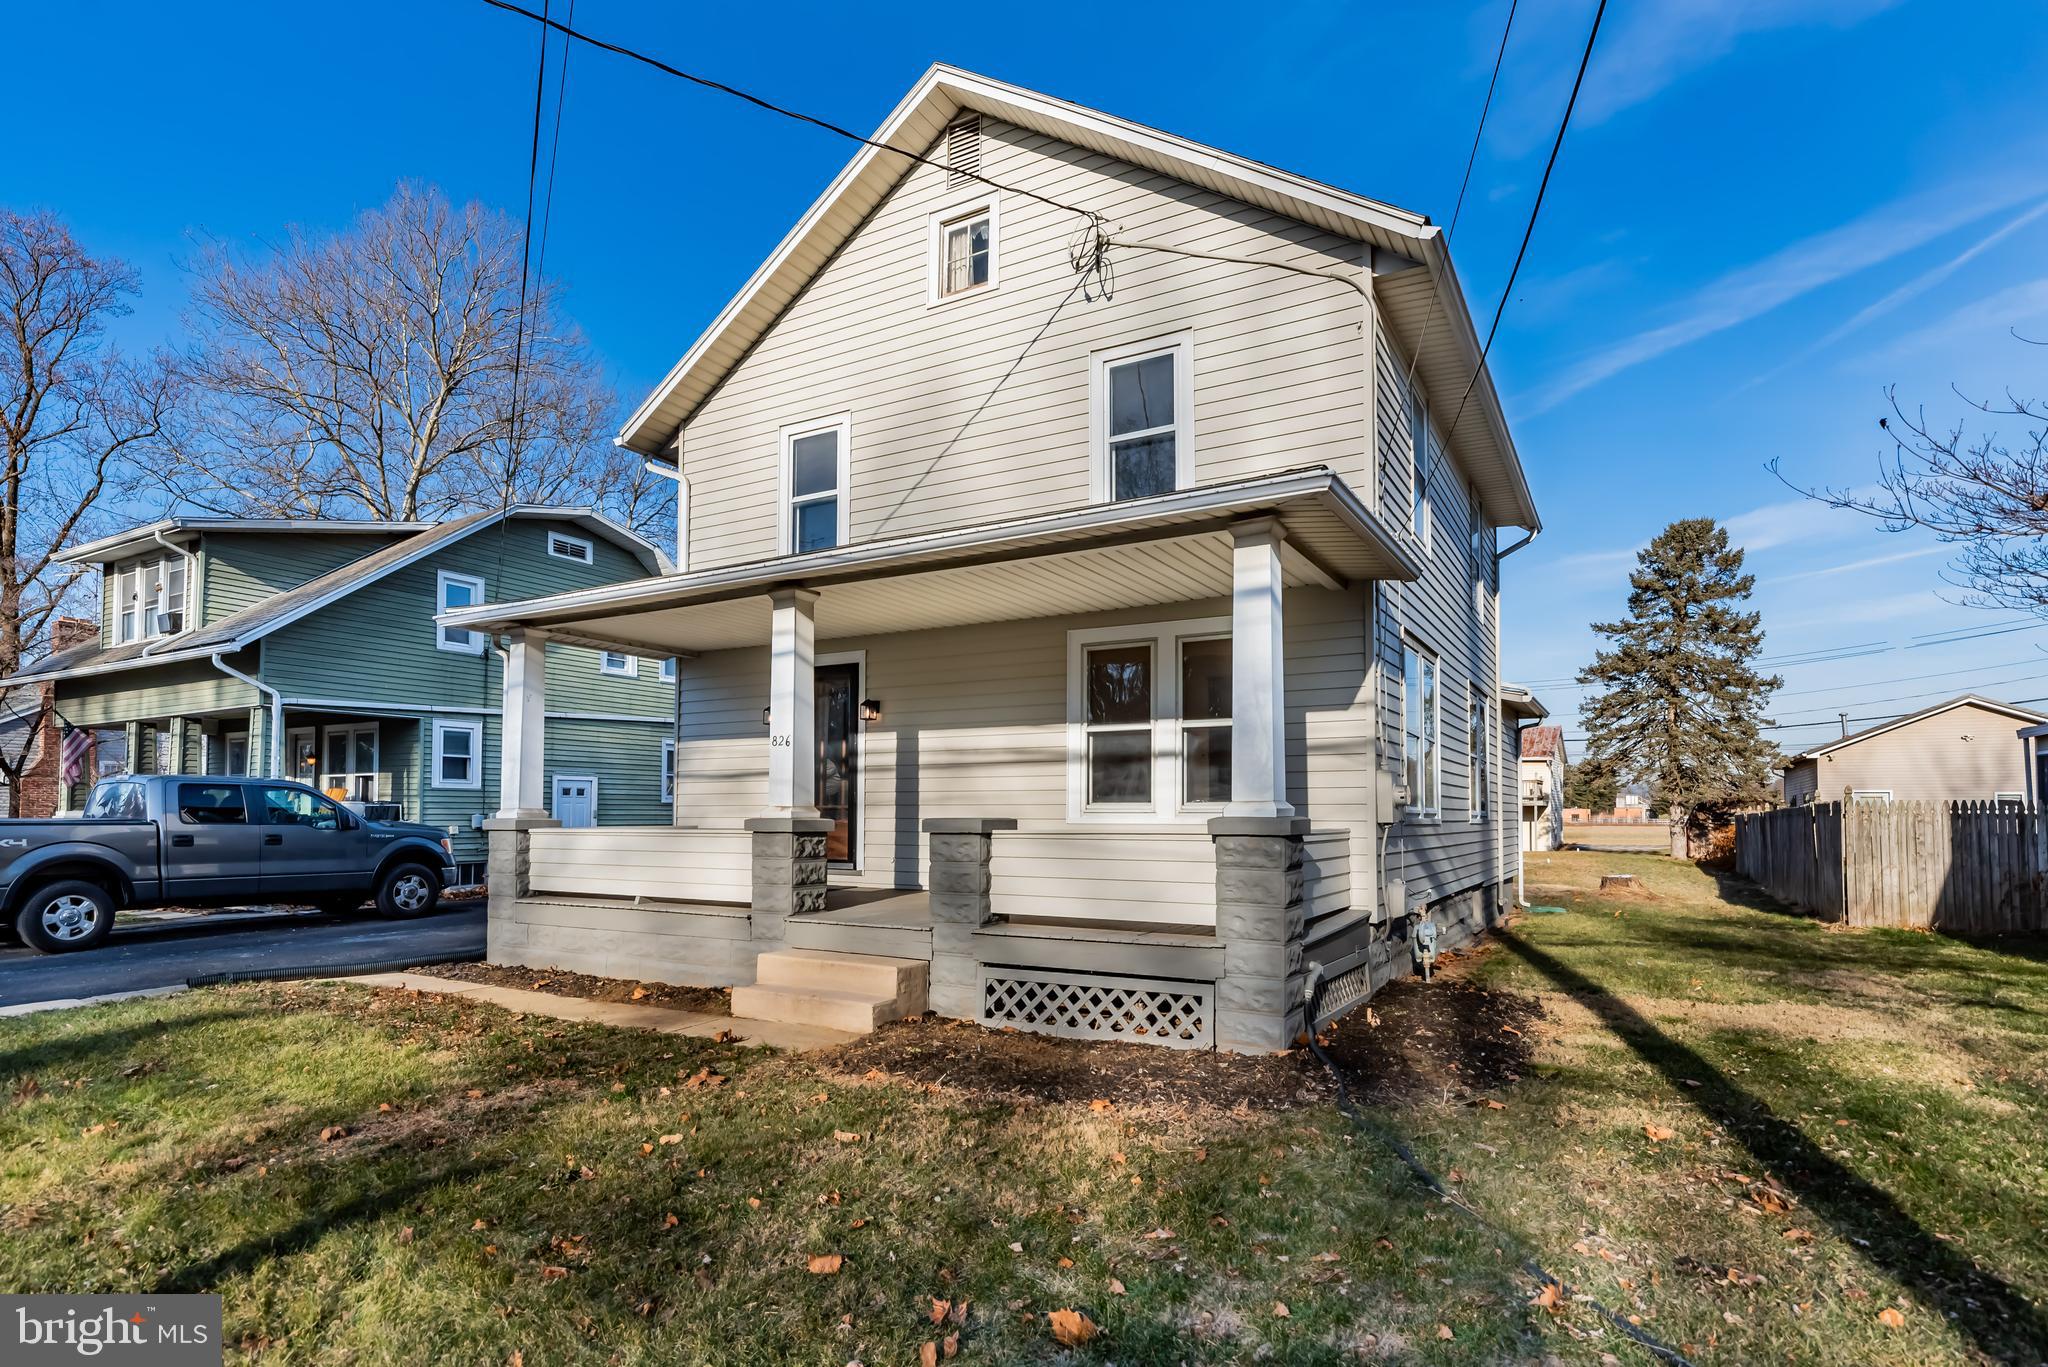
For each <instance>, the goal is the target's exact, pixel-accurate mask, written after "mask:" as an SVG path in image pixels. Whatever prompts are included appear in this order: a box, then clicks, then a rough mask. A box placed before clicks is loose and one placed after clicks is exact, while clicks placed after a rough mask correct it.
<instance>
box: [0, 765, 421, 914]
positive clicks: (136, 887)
mask: <svg viewBox="0 0 2048 1367" xmlns="http://www.w3.org/2000/svg"><path fill="white" fill-rule="evenodd" d="M454 873H455V866H454V855H453V851H452V849H451V847H450V845H449V842H448V839H447V837H446V836H445V835H444V834H443V833H442V832H441V831H440V830H438V829H436V828H435V827H432V826H420V825H414V824H411V823H407V822H396V821H366V820H364V819H363V818H362V817H361V816H358V815H357V814H356V813H354V812H352V811H349V810H348V809H347V808H346V807H343V806H341V805H339V804H338V803H336V802H334V801H332V800H331V799H329V798H326V797H323V796H321V795H320V794H319V793H316V792H314V791H313V790H312V789H311V788H308V787H306V786H305V785H304V784H302V783H292V782H289V781H287V780H281V779H255V778H223V777H221V776H219V775H217V774H152V775H149V776H147V777H131V778H115V779H108V780H107V781H105V782H103V783H101V784H100V785H99V786H97V787H96V788H94V789H93V791H92V799H91V801H89V802H88V803H87V804H86V808H85V815H84V816H81V817H64V818H59V819H57V820H53V821H18V820H17V821H0V918H4V919H0V925H11V926H12V927H13V929H14V932H15V934H17V935H19V936H20V937H21V939H22V941H23V943H25V944H28V945H31V946H33V947H34V948H36V949H39V950H42V951H43V952H44V953H46V954H54V953H59V952H61V951H64V950H71V949H89V948H91V947H92V946H94V945H97V944H100V943H102V942H103V941H105V940H106V938H107V936H108V935H110V934H112V933H113V929H114V913H115V912H117V911H121V910H124V909H127V908H131V907H161V906H233V905H238V904H241V903H247V902H257V901H262V902H289V903H296V904H307V905H312V906H318V907H326V908H329V909H332V910H336V911H344V910H349V911H352V910H354V909H355V908H357V907H360V906H361V905H362V904H363V903H364V902H365V901H368V900H372V899H374V900H375V902H376V904H377V910H378V911H379V912H380V913H382V914H383V915H385V916H390V917H406V916H424V915H425V914H426V913H428V912H430V911H432V910H433V909H434V907H435V906H436V905H437V904H438V903H439V901H440V899H441V889H442V888H443V887H445V886H446V885H447V883H448V882H449V880H450V879H451V878H453V876H454Z"/></svg>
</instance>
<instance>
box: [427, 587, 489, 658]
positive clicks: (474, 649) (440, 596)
mask: <svg viewBox="0 0 2048 1367" xmlns="http://www.w3.org/2000/svg"><path fill="white" fill-rule="evenodd" d="M434 595H435V599H436V601H437V602H438V603H439V607H438V609H437V611H439V612H451V611H453V610H454V609H456V608H473V607H475V606H476V605H477V604H479V603H481V602H483V601H484V581H483V580H481V579H479V578H477V577H476V576H475V575H473V574H457V573H455V572H454V571H453V570H442V571H441V572H440V573H438V574H437V575H435V576H434ZM434 644H435V645H436V646H437V647H438V648H440V649H442V650H452V651H455V652H457V653H458V654H462V655H481V654H483V653H484V635H483V633H482V632H480V631H464V630H463V629H462V628H460V627H440V628H438V629H437V631H436V632H435V636H434Z"/></svg>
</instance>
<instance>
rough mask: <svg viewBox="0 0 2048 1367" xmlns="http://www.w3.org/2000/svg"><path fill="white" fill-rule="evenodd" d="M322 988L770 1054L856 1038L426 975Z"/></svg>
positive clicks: (367, 977) (364, 978)
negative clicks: (722, 1039)
mask: <svg viewBox="0 0 2048 1367" xmlns="http://www.w3.org/2000/svg"><path fill="white" fill-rule="evenodd" d="M323 981H326V982H339V983H356V984H359V985H361V986H363V987H404V988H410V989H412V990H413V991H415V992H438V993H441V994H443V995H446V996H450V997H468V998H469V999H470V1000H472V1001H480V1002H489V1003H490V1004H491V1005H492V1006H497V1007H502V1008H503V1009H505V1010H507V1011H519V1012H523V1013H524V1014H526V1015H529V1016H548V1017H552V1018H553V1019H555V1020H565V1021H585V1022H588V1023H590V1024H593V1025H610V1026H615V1027H617V1028H619V1029H622V1030H651V1031H653V1032H655V1033H656V1034H662V1035H695V1036H699V1037H702V1038H707V1039H708V1038H711V1037H713V1036H715V1035H717V1034H718V1033H719V1032H720V1031H724V1030H729V1031H731V1032H732V1036H733V1041H734V1042H735V1043H738V1044H749V1045H759V1046H764V1047H766V1048H770V1049H791V1050H797V1051H803V1050H808V1049H829V1048H830V1047H832V1046H833V1045H835V1044H844V1043H846V1041H848V1040H850V1039H854V1038H856V1037H855V1036H854V1035H853V1034H851V1033H849V1032H848V1031H845V1030H828V1029H826V1028H825V1027H824V1026H822V1025H792V1024H789V1023H787V1022H784V1021H764V1020H748V1019H746V1018H745V1017H742V1016H714V1015H711V1014H710V1013H708V1012H704V1011H678V1010H676V1009H675V1008H674V1007H668V1006H642V1005H640V1004H638V1003H637V1002H594V1001H586V1000H584V999H583V998H581V997H561V996H557V995H555V994H554V993H552V992H529V991H526V990H524V989H522V988H517V987H493V986H491V985H490V984H488V983H471V982H459V981H457V980H455V979H453V978H436V977H434V976H433V975H432V974H428V973H364V974H360V975H358V976H355V977H335V978H327V979H323Z"/></svg>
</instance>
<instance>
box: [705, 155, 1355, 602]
mask: <svg viewBox="0 0 2048 1367" xmlns="http://www.w3.org/2000/svg"><path fill="white" fill-rule="evenodd" d="M982 126H983V137H984V150H983V162H982V164H983V168H984V173H985V174H988V175H990V176H991V177H993V178H994V179H997V180H1001V181H1004V182H1006V183H1008V184H1012V185H1016V186H1019V187H1021V188H1025V189H1030V190H1032V191H1035V192H1038V193H1042V194H1045V195H1047V196H1049V197H1052V198H1056V199H1061V200H1065V201H1067V202H1070V203H1080V204H1086V205H1088V206H1089V207H1091V208H1095V209H1097V210H1098V211H1099V212H1102V213H1103V214H1105V215H1106V216H1107V218H1108V219H1109V221H1110V222H1111V223H1112V224H1114V225H1116V227H1117V229H1118V231H1120V232H1122V233H1124V234H1126V235H1128V236H1130V237H1132V238H1156V239H1165V240H1171V241H1173V242H1175V243H1176V244H1179V245H1184V246H1187V247H1190V248H1193V249H1195V250H1200V251H1209V252H1219V253H1226V254H1233V255H1242V256H1250V257H1260V258H1271V259H1274V260H1283V261H1288V262H1291V263H1294V264H1298V265H1303V266H1308V267H1311V268H1315V269H1325V270H1338V271H1344V272H1348V273H1356V272H1357V271H1358V270H1359V268H1360V260H1361V257H1362V248H1361V247H1360V246H1359V245H1358V244H1356V243H1351V242H1347V241H1345V240H1343V239H1340V238H1337V237H1333V236H1330V235H1328V234H1325V233H1321V232H1318V231H1316V230H1313V229H1310V228H1308V227H1306V226H1304V225H1302V224H1299V223H1296V222H1293V221H1291V220H1287V219H1282V218H1278V217H1276V216H1274V215H1271V214H1269V213H1266V212H1264V211H1262V210H1258V209H1254V208H1252V207H1250V206H1247V205H1244V204H1241V203H1238V202H1236V201H1232V200H1228V199H1225V198H1223V197H1220V196H1218V195H1215V194H1213V193H1210V192H1207V191H1202V190H1198V189H1195V188H1194V187H1191V186H1188V185H1186V184H1184V183H1181V182H1177V181H1174V180H1171V179H1169V178H1166V177H1162V176H1158V175H1154V174H1151V173H1149V172H1143V171H1139V170H1137V169H1136V168H1133V167H1131V166H1129V165H1126V164H1124V163H1121V162H1117V161H1114V160H1112V159H1109V158H1106V157H1102V156H1099V155H1096V154H1092V153H1087V152H1083V151H1081V150H1080V149H1078V148H1075V147H1072V146H1070V145H1068V144H1065V143H1062V142H1058V141H1055V140H1052V139H1048V138H1045V137H1042V136H1040V135H1037V134H1032V133H1027V132H1025V131H1023V130H1020V129H1017V128H1014V127H1011V126H1008V125H1005V124H1002V123H1000V122H998V121H995V120H992V119H984V120H983V125H982ZM944 179H945V178H944V175H943V173H942V172H940V171H938V170H936V169H934V168H930V167H917V168H914V169H913V170H912V171H911V173H910V174H909V175H907V176H906V178H905V180H904V182H903V183H902V184H900V185H899V186H898V187H897V189H896V190H895V192H894V193H893V194H892V195H891V196H890V197H889V198H888V199H887V200H885V201H884V203H883V204H882V205H881V206H880V207H879V208H878V209H877V210H876V212H875V214H874V215H873V216H872V217H871V218H870V220H869V221H868V222H867V223H866V224H865V225H864V226H863V227H862V228H861V229H860V230H859V232H857V233H856V234H855V235H854V237H853V238H852V240H850V241H849V242H848V243H847V245H846V246H845V248H844V249H843V250H842V251H841V252H840V253H839V254H838V255H837V257H835V258H834V259H833V260H832V261H831V262H830V263H829V264H828V265H827V266H826V267H825V268H824V270H823V271H822V272H821V273H820V274H819V275H818V277H817V278H816V279H815V280H813V282H812V283H811V284H810V286H809V287H808V288H807V289H806V290H805V291H804V293H803V294H802V295H800V296H799V297H798V298H797V300H796V301H795V302H794V303H793V304H792V305H791V306H790V307H789V308H788V309H787V310H786V311H785V312H784V314H783V316H782V317H781V318H780V319H779V320H778V321H777V323H776V324H775V326H774V327H773V328H771V329H770V331H769V332H768V334H767V335H766V336H765V337H764V338H763V339H762V340H761V342H760V343H759V344H758V345H757V346H756V347H755V348H754V349H753V351H752V352H751V353H750V354H749V355H748V356H747V358H746V359H745V360H744V361H742V362H741V363H740V365H739V366H738V367H737V368H736V369H735V370H734V371H733V373H732V374H731V375H730V376H728V377H727V379H726V380H725V381H724V383H723V384H722V385H721V386H720V387H719V388H718V390H717V391H716V392H714V393H713V394H712V395H711V397H710V398H709V399H707V400H706V402H705V403H704V404H703V405H702V407H701V408H700V409H699V410H698V411H697V413H696V414H695V415H694V416H693V417H692V419H691V421H690V422H689V424H688V425H687V427H686V428H685V429H684V433H683V437H682V459H683V464H684V468H685V470H686V471H687V472H688V474H689V476H690V479H691V518H692V527H691V547H690V551H691V562H690V563H691V564H692V565H693V566H694V567H696V568H700V569H701V568H709V567H712V566H716V565H720V564H726V563H732V562H736V561H743V560H749V559H754V558H759V557H763V556H770V555H774V554H777V553H779V552H780V551H781V549H782V548H781V545H780V543H779V516H780V513H779V508H778V504H777V497H778V479H779V468H780V459H781V456H780V446H779V440H778V433H779V431H780V429H781V428H783V427H784V426H787V425H790V424H794V423H800V422H808V421H811V420H814V419H819V418H825V417H830V416H833V415H835V414H839V413H846V414H849V415H850V426H851V440H850V452H851V489H850V494H849V497H850V505H849V507H850V525H851V534H852V537H853V539H855V540H857V541H858V540H865V539H870V538H874V537H882V536H896V535H904V534H909V533H913V532H917V531H921V530H928V529H931V528H933V527H939V526H946V525H957V524H961V523H966V522H974V521H982V520H986V519H989V518H991V517H997V516H1017V515H1023V514H1028V513H1033V512H1043V511H1048V510H1052V509H1056V508H1062V507H1071V506H1075V505H1078V504H1082V503H1086V502H1087V501H1088V499H1089V444H1090V418H1089V376H1090V356H1091V353H1093V352H1095V351H1098V350H1101V349H1104V348H1107V347H1112V346H1117V345H1121V344H1124V343H1132V342H1139V341H1143V340H1146V339H1150V338H1163V337H1167V336H1170V335H1173V334H1179V333H1192V335H1193V342H1194V362H1193V372H1194V432H1195V451H1196V471H1195V477H1196V479H1197V481H1198V482H1205V483H1206V482H1212V481H1216V480H1222V479H1228V478H1232V477H1235V476H1239V475H1244V474H1249V473H1255V472H1258V471H1271V470H1279V469H1286V468H1290V467H1294V466H1301V465H1310V464H1318V463H1323V464H1329V465H1331V466H1332V467H1334V468H1336V469H1337V470H1338V471H1339V472H1340V473H1343V474H1345V475H1346V476H1347V477H1348V478H1352V479H1354V480H1359V479H1361V478H1362V477H1363V475H1364V474H1365V465H1364V459H1363V451H1364V446H1365V442H1364V422H1365V417H1364V413H1365V405H1364V399H1365V389H1364V372H1365V368H1364V361H1363V356H1364V342H1363V337H1362V334H1361V320H1362V318H1363V305H1362V301H1361V298H1360V296H1359V294H1358V293H1357V291H1356V290H1354V289H1352V288H1350V287H1349V286H1347V285H1344V284H1342V283H1338V282H1331V281H1321V280H1315V279H1310V278H1308V277H1305V276H1301V275H1296V274H1292V273H1288V272H1284V271H1278V270H1273V269H1271V268H1269V267H1263V266H1258V265H1235V264H1223V263H1215V262H1206V261H1196V260H1190V259H1188V258H1185V257H1177V256H1167V255H1160V254H1156V253H1146V252H1138V251H1132V250H1127V249H1126V250H1118V251H1116V253H1115V276H1114V287H1113V292H1112V293H1111V294H1110V296H1109V297H1103V295H1102V292H1101V291H1100V289H1099V288H1095V287H1092V286H1091V288H1090V290H1089V293H1090V294H1091V295H1092V296H1093V297H1087V298H1084V297H1083V295H1082V293H1081V292H1079V291H1077V290H1076V289H1075V286H1076V277H1075V275H1074V273H1073V271H1072V270H1071V269H1070V267H1069V265H1068V247H1069V242H1070V240H1071V239H1072V238H1073V236H1074V234H1075V233H1076V231H1077V230H1078V229H1079V228H1080V227H1081V220H1080V219H1079V218H1078V217H1077V216H1076V215H1074V214H1072V213H1068V212H1065V211H1063V210H1058V209H1054V208H1052V207H1050V206H1048V205H1044V204H1041V203H1038V202H1036V201H1033V200H1029V199H1026V198H1024V197H1022V196H1019V195H1005V196H1003V198H1002V203H1001V221H1000V227H999V231H998V234H997V240H996V246H995V250H996V254H997V260H998V271H999V276H1000V285H999V286H998V287H997V288H995V289H993V290H990V291H988V292H986V293H976V294H972V295H968V296H964V297H961V298H957V299H953V300H949V301H946V302H943V303H941V304H938V305H936V306H929V307H928V306H927V303H926V292H927V243H928V237H927V234H928V224H929V217H930V215H931V214H932V213H933V212H934V211H937V210H941V209H943V208H945V207H949V206H954V205H961V204H964V203H966V202H968V201H969V200H972V199H974V198H976V195H975V193H974V191H973V189H971V188H968V189H954V190H948V189H947V188H946V187H945V184H944ZM1070 295H1071V297H1069V296H1070ZM1063 301H1064V302H1063Z"/></svg>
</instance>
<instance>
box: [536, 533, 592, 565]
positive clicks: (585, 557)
mask: <svg viewBox="0 0 2048 1367" xmlns="http://www.w3.org/2000/svg"><path fill="white" fill-rule="evenodd" d="M558 541H566V542H567V543H569V544H570V545H571V546H581V547H582V548H583V554H582V555H564V554H562V553H561V552H560V551H558V550H556V549H555V543H556V542H558ZM547 543H548V554H549V555H551V556H553V557H554V558H555V559H557V560H568V561H572V562H574V563H575V564H578V565H594V564H596V563H597V547H596V545H595V544H594V543H592V542H591V540H590V539H589V538H588V537H581V536H571V535H569V534H568V533H567V532H555V531H551V532H548V533H547Z"/></svg>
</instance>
